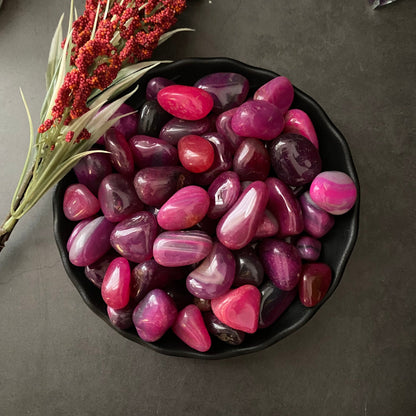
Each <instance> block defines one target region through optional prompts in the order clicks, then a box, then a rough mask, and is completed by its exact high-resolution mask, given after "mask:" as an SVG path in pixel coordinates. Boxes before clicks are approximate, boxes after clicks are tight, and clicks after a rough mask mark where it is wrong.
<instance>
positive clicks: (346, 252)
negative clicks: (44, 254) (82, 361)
mask: <svg viewBox="0 0 416 416" xmlns="http://www.w3.org/2000/svg"><path fill="white" fill-rule="evenodd" d="M213 72H237V73H240V74H242V75H244V76H245V77H247V78H248V80H249V83H250V93H251V94H252V93H254V91H255V90H256V89H257V88H259V87H260V86H261V85H263V84H264V83H266V82H267V81H269V80H271V79H272V78H274V77H276V76H278V74H276V73H274V72H271V71H268V70H265V69H261V68H256V67H253V66H250V65H246V64H243V63H241V62H238V61H235V60H232V59H227V58H194V59H184V60H181V61H177V62H174V63H171V64H163V65H160V66H158V67H156V68H155V69H153V70H152V71H150V72H148V73H147V74H146V75H145V76H144V77H143V78H141V79H140V80H139V82H138V83H139V86H140V88H139V90H138V91H137V92H136V93H135V95H134V96H132V97H131V98H130V100H129V101H128V104H130V105H132V106H133V107H135V108H137V109H138V108H139V107H140V106H141V105H142V104H143V102H144V101H145V86H146V84H147V81H148V80H149V79H150V78H152V77H155V76H161V77H166V78H169V79H172V80H174V81H175V82H177V83H181V84H187V85H193V84H194V83H195V82H196V81H197V80H198V79H199V78H201V77H203V76H205V75H208V74H210V73H213ZM292 108H299V109H301V110H303V111H305V112H306V113H307V114H308V115H309V117H310V118H311V120H312V122H313V124H314V127H315V130H316V133H317V135H318V138H319V143H320V154H321V158H322V163H323V167H322V170H340V171H343V172H345V173H347V174H348V175H350V176H351V178H352V179H353V180H354V182H355V184H356V185H357V189H358V190H359V183H358V177H357V173H356V170H355V167H354V164H353V160H352V157H351V153H350V150H349V148H348V145H347V142H346V140H345V139H344V137H343V136H342V134H341V133H340V132H339V130H338V129H337V128H336V127H335V126H334V124H333V123H332V122H331V121H330V120H329V118H328V116H327V115H326V114H325V112H324V111H323V110H322V108H321V107H320V106H319V105H318V104H317V103H316V102H315V101H314V100H313V99H312V98H311V97H309V96H308V95H306V94H305V93H303V92H302V91H300V90H299V89H297V88H295V98H294V101H293V104H292ZM74 182H76V179H75V175H73V174H68V175H67V176H66V177H65V178H64V179H63V180H62V181H61V182H60V183H59V184H58V185H57V187H56V189H55V193H54V197H53V208H54V232H55V238H56V242H57V245H58V248H59V252H60V255H61V257H62V262H63V264H64V267H65V270H66V272H67V273H68V276H69V278H70V279H71V281H72V283H73V284H74V285H75V287H76V288H77V290H78V292H79V293H80V295H81V297H82V299H83V300H84V302H85V303H86V304H87V305H88V306H89V307H90V308H91V309H92V311H93V312H94V313H96V314H97V315H98V316H99V317H100V318H102V319H103V320H104V321H105V322H107V324H108V325H110V326H111V327H112V328H113V329H114V330H115V331H117V332H119V333H120V334H121V335H122V336H124V337H126V338H128V339H130V340H132V341H134V342H137V343H138V344H141V345H143V346H145V347H148V348H151V349H153V350H155V351H157V352H159V353H162V354H167V355H174V356H182V357H193V358H203V359H219V358H227V357H233V356H237V355H242V354H248V353H252V352H255V351H260V350H262V349H264V348H266V347H268V346H270V345H272V344H274V343H276V342H277V341H279V340H281V339H282V338H284V337H286V336H288V335H289V334H291V333H292V332H294V331H295V330H297V329H299V328H300V327H301V326H302V325H304V324H305V323H306V322H307V321H308V320H309V319H311V318H312V316H313V315H314V314H315V313H316V312H317V311H318V309H319V308H320V307H321V306H322V305H323V303H324V302H325V301H327V300H328V299H329V297H330V296H331V295H332V294H333V293H334V291H335V289H336V287H337V286H338V284H339V282H340V280H341V277H342V274H343V272H344V269H345V266H346V264H347V261H348V259H349V257H350V255H351V252H352V250H353V247H354V244H355V241H356V238H357V234H358V217H359V199H358V198H357V203H356V204H355V206H354V208H353V209H352V210H351V211H349V212H348V213H346V214H344V215H341V216H338V217H336V222H335V226H334V227H333V229H332V230H331V231H330V232H329V233H328V234H327V235H326V236H325V237H324V238H322V239H321V241H322V254H321V258H320V261H323V262H325V263H327V264H328V265H329V266H330V267H331V269H332V271H333V280H332V284H331V287H330V288H329V291H328V293H327V295H326V297H325V299H324V300H323V301H322V302H321V303H320V304H319V305H317V306H315V307H313V308H306V307H305V306H303V305H302V304H301V303H300V301H299V299H298V298H297V299H295V300H294V302H293V303H292V304H291V305H290V307H289V308H288V309H287V310H286V311H285V313H284V314H283V315H282V316H281V317H280V318H279V319H278V320H277V321H276V322H275V323H274V324H273V325H271V326H270V327H268V328H266V329H262V330H258V331H257V332H256V333H255V334H253V335H248V336H246V339H245V340H244V342H243V344H242V345H240V346H231V345H228V344H225V343H223V342H221V341H219V340H217V339H214V338H215V337H213V343H212V347H211V349H210V350H209V351H208V352H204V353H201V352H198V351H195V350H193V349H191V348H189V347H188V346H186V345H185V344H184V343H183V342H182V341H180V340H179V339H178V338H177V337H176V336H175V335H174V334H173V333H172V332H171V331H168V332H167V333H166V334H165V335H164V336H163V337H162V338H161V339H160V340H159V341H157V342H155V343H147V342H144V341H142V340H141V339H140V338H139V337H138V335H137V333H136V331H135V330H134V329H130V330H119V329H118V328H115V327H114V326H112V324H111V323H110V321H109V319H108V317H107V313H106V305H105V303H104V302H103V300H102V298H101V293H100V291H99V289H97V288H96V287H95V286H94V285H93V284H92V283H91V282H90V281H89V280H88V279H87V278H86V277H85V276H84V269H83V268H80V267H75V266H74V265H72V264H71V263H70V262H69V259H68V253H67V251H66V242H67V239H68V237H69V235H70V233H71V231H72V229H73V227H74V223H73V222H71V221H68V220H67V219H66V218H65V216H64V215H63V210H62V202H63V196H64V192H65V189H66V188H67V187H68V185H70V184H71V183H74ZM358 194H359V192H358Z"/></svg>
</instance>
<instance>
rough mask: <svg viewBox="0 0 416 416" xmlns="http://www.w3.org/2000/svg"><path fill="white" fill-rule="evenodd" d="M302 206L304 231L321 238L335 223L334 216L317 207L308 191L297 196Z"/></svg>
mask: <svg viewBox="0 0 416 416" xmlns="http://www.w3.org/2000/svg"><path fill="white" fill-rule="evenodd" d="M299 202H300V205H301V207H302V213H303V221H304V223H305V232H307V233H308V234H309V235H311V236H312V237H315V238H321V237H323V236H324V235H325V234H326V233H328V232H329V230H331V228H332V227H333V226H334V224H335V218H334V217H333V216H332V215H331V214H330V213H328V212H326V211H324V210H323V209H322V208H319V207H318V206H317V205H316V204H315V202H313V201H312V199H311V196H310V195H309V192H308V191H306V192H305V193H303V194H302V195H301V196H300V197H299Z"/></svg>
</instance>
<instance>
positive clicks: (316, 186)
mask: <svg viewBox="0 0 416 416" xmlns="http://www.w3.org/2000/svg"><path fill="white" fill-rule="evenodd" d="M309 194H310V196H311V199H312V201H313V202H315V204H316V205H318V206H319V207H320V208H322V209H323V210H325V211H326V212H329V213H330V214H333V215H342V214H345V213H346V212H347V211H349V210H350V209H351V208H352V207H353V206H354V204H355V201H356V199H357V188H356V186H355V184H354V181H353V180H352V179H351V178H350V177H349V176H348V175H347V174H346V173H344V172H340V171H325V172H321V173H320V174H319V175H317V176H316V177H315V179H314V180H313V181H312V183H311V187H310V189H309Z"/></svg>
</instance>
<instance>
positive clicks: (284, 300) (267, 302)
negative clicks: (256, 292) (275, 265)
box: [259, 280, 298, 328]
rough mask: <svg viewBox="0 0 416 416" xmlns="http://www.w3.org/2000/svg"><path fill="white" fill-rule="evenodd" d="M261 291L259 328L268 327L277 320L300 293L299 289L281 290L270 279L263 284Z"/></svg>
mask: <svg viewBox="0 0 416 416" xmlns="http://www.w3.org/2000/svg"><path fill="white" fill-rule="evenodd" d="M260 293H261V302H260V315H259V328H267V327H269V326H270V325H272V324H273V323H274V322H276V321H277V319H279V318H280V316H281V315H282V314H283V312H284V311H285V310H286V309H287V308H288V307H289V306H290V304H291V303H292V302H293V300H294V299H295V297H296V295H297V293H298V289H297V288H294V289H292V290H289V291H286V290H281V289H278V288H277V287H276V286H275V285H274V284H273V283H272V282H271V281H270V280H267V281H266V282H264V283H263V284H262V285H261V287H260Z"/></svg>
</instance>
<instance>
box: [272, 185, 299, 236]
mask: <svg viewBox="0 0 416 416" xmlns="http://www.w3.org/2000/svg"><path fill="white" fill-rule="evenodd" d="M265 183H266V186H267V189H268V191H269V203H268V206H267V208H268V209H269V210H270V211H271V213H272V214H273V215H274V216H275V218H276V219H277V222H278V223H279V236H280V237H286V236H289V235H297V234H300V233H301V232H302V231H303V226H304V225H303V216H302V210H301V207H300V204H299V202H298V200H297V199H296V198H295V196H294V195H293V192H292V190H291V189H290V188H289V187H288V186H286V185H285V184H284V183H283V182H282V181H281V180H279V179H277V178H271V177H270V178H267V179H266V181H265Z"/></svg>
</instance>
